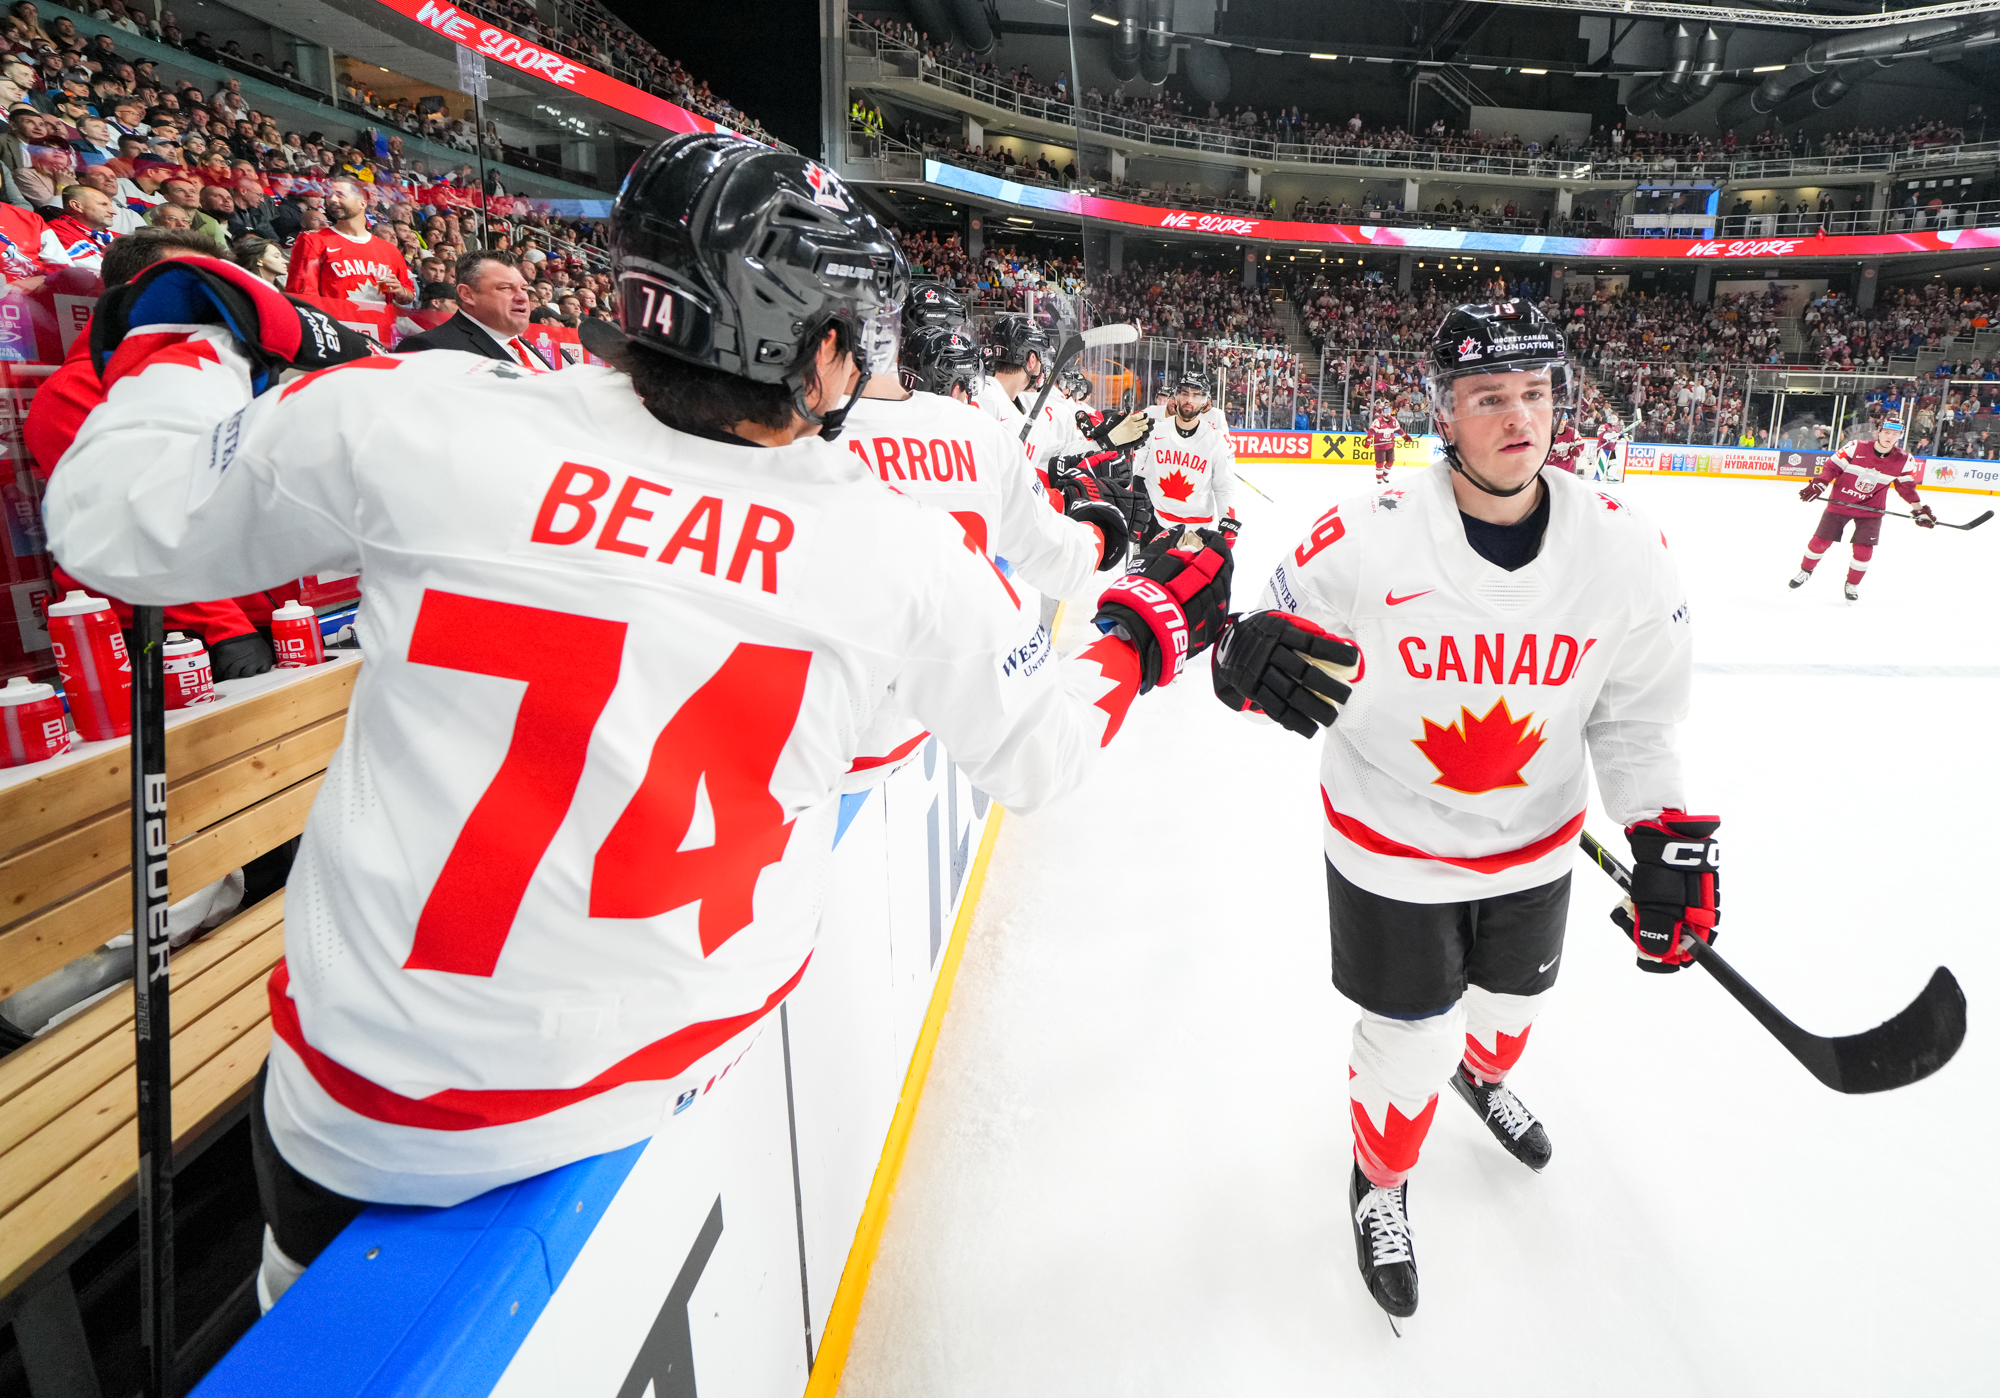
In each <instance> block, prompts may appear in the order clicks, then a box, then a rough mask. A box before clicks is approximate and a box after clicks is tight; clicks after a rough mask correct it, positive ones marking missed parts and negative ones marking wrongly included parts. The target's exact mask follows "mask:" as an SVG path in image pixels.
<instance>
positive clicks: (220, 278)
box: [90, 257, 376, 393]
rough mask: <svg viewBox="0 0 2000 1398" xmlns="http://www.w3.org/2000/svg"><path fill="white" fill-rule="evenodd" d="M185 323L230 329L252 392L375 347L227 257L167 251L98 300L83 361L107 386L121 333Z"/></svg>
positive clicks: (115, 369) (117, 369)
mask: <svg viewBox="0 0 2000 1398" xmlns="http://www.w3.org/2000/svg"><path fill="white" fill-rule="evenodd" d="M187 325H220V326H222V327H224V328H225V329H227V330H228V331H229V332H230V334H231V335H232V336H233V337H234V338H235V340H236V347H237V348H238V349H239V350H241V351H242V352H243V356H244V357H245V358H246V359H248V360H249V361H250V386H251V391H252V392H253V393H262V392H263V391H264V390H265V389H267V388H269V387H270V386H271V385H272V384H274V383H276V382H277V378H278V375H279V373H280V372H281V371H283V370H285V369H303V370H313V369H325V368H329V367H331V366H332V365H335V364H345V363H347V362H348V361H349V360H351V359H366V358H368V357H369V356H370V355H372V354H374V353H375V352H376V351H375V346H374V344H373V343H372V342H371V341H370V340H369V339H368V338H367V337H366V336H365V335H358V334H356V333H355V332H354V331H352V330H349V329H348V328H347V327H346V326H344V325H342V324H341V323H340V322H339V321H337V320H335V319H334V318H333V317H332V316H330V315H328V314H327V313H326V312H325V311H322V310H321V309H320V308H319V307H317V306H313V305H309V304H307V303H306V302H303V301H294V300H293V299H292V298H291V297H289V296H286V295H285V294H284V293H283V292H280V291H279V290H277V289H276V288H275V287H273V286H272V285H271V284H270V283H269V282H267V281H265V280H264V279H263V278H261V277H258V276H256V275H254V274H252V273H250V272H247V271H245V270H244V269H243V268H241V267H238V266H236V265H235V264H234V263H232V262H224V261H222V260H221V259H219V258H213V257H171V258H168V259H166V260H165V261H162V262H156V263H154V264H153V265H152V266H151V267H148V268H146V270H145V271H143V272H141V273H139V275H138V276H136V277H134V278H133V279H132V280H131V281H129V282H127V283H125V284H124V285H123V286H117V287H113V288H112V289H111V290H109V291H107V292H105V293H104V295H103V296H101V297H100V298H98V302H97V309H96V311H95V312H94V313H93V314H92V316H91V318H90V357H91V362H92V363H93V364H95V365H96V366H97V372H98V376H99V377H100V378H102V379H103V380H104V383H105V386H106V387H109V386H110V384H111V382H112V381H113V380H114V379H116V378H118V377H120V376H121V373H122V372H129V370H125V369H123V368H122V367H121V366H117V365H116V364H115V360H116V357H117V351H118V349H119V347H120V346H121V345H122V344H124V343H125V339H126V337H127V336H128V335H130V334H131V333H133V332H134V331H139V330H145V329H146V328H148V327H150V326H161V327H165V326H187ZM142 362H144V361H143V360H141V361H139V362H136V363H134V364H132V365H131V366H130V368H131V369H137V368H138V367H139V363H142Z"/></svg>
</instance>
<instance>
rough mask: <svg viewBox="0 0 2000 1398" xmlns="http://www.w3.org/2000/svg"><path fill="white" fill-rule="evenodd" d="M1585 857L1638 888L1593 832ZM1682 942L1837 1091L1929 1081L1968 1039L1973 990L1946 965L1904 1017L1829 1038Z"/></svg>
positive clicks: (1691, 942)
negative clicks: (1967, 1014)
mask: <svg viewBox="0 0 2000 1398" xmlns="http://www.w3.org/2000/svg"><path fill="white" fill-rule="evenodd" d="M1582 844H1583V852H1584V853H1585V854H1587V855H1589V856H1590V857H1591V859H1593V860H1594V861H1596V863H1597V867H1598V868H1600V869H1602V870H1603V871H1604V872H1605V873H1607V874H1609V875H1610V876H1611V878H1612V880H1613V881H1614V882H1616V883H1617V885H1618V886H1619V887H1620V888H1622V889H1624V890H1625V891H1626V892H1627V893H1630V892H1631V891H1632V871H1631V870H1630V869H1628V868H1626V867H1625V865H1624V864H1622V863H1620V862H1619V860H1618V857H1617V856H1616V855H1614V854H1613V853H1611V851H1610V850H1608V849H1606V848H1605V847H1604V846H1603V845H1600V844H1599V843H1598V842H1597V841H1596V839H1594V838H1593V837H1592V836H1591V834H1590V832H1589V831H1585V832H1584V834H1583V840H1582ZM1681 945H1682V946H1683V947H1685V948H1687V949H1688V951H1690V952H1691V953H1692V954H1693V956H1694V959H1695V960H1696V961H1697V962H1698V963H1700V965H1701V969H1702V970H1704V971H1706V972H1708V973H1709V974H1710V975H1711V976H1714V977H1715V978H1716V979H1717V980H1718V981H1720V982H1722V988H1723V989H1724V990H1726V991H1728V992H1729V993H1730V994H1731V995H1733V996H1735V997H1736V1000H1737V1003H1738V1004H1740V1005H1742V1006H1743V1008H1744V1009H1746V1010H1748V1011H1750V1014H1751V1016H1752V1017H1753V1018H1755V1019H1756V1021H1757V1022H1758V1023H1759V1024H1761V1025H1763V1026H1764V1028H1765V1029H1767V1030H1769V1031H1770V1034H1771V1037H1772V1038H1774V1039H1776V1040H1777V1041H1778V1042H1779V1043H1780V1044H1782V1045H1784V1047H1785V1051H1786V1052H1787V1053H1789V1054H1791V1056H1792V1057H1794V1058H1796V1059H1798V1060H1799V1062H1800V1063H1803V1064H1804V1065H1805V1068H1806V1071H1807V1072H1809V1073H1811V1074H1812V1075H1813V1076H1814V1077H1816V1078H1818V1079H1819V1080H1820V1081H1821V1082H1823V1083H1825V1084H1826V1085H1827V1086H1828V1087H1830V1088H1832V1089H1833V1090H1834V1091H1835V1092H1846V1093H1860V1092H1887V1091H1888V1090H1889V1089H1890V1088H1894V1087H1908V1086H1909V1085H1910V1084H1911V1083H1913V1082H1921V1081H1923V1080H1924V1079H1925V1078H1927V1077H1929V1076H1930V1075H1931V1074H1932V1073H1935V1072H1936V1071H1937V1070H1938V1069H1940V1068H1942V1067H1943V1066H1944V1065H1945V1064H1947V1063H1949V1062H1950V1061H1951V1056H1952V1055H1953V1054H1955V1053H1957V1052H1958V1046H1959V1045H1960V1044H1962V1043H1964V1042H1965V992H1964V991H1963V990H1961V989H1959V986H1958V980H1957V978H1956V977H1954V976H1953V975H1952V973H1951V972H1950V971H1947V970H1946V969H1945V968H1944V967H1942V966H1940V967H1938V968H1937V970H1936V971H1934V972H1932V973H1931V979H1930V983H1929V984H1928V985H1926V986H1925V987H1924V989H1923V993H1922V994H1920V995H1918V996H1917V998H1916V999H1915V1000H1912V1001H1911V1002H1910V1003H1909V1005H1908V1006H1907V1007H1906V1008H1905V1009H1904V1010H1903V1011H1902V1013H1900V1014H1897V1015H1893V1016H1891V1017H1890V1018H1889V1019H1886V1020H1884V1021H1883V1022H1882V1023H1880V1024H1878V1025H1876V1026H1875V1027H1874V1028H1873V1029H1869V1030H1864V1031H1863V1032H1862V1033H1859V1034H1847V1035H1843V1036H1841V1037H1839V1038H1822V1037H1821V1036H1820V1035H1818V1034H1809V1033H1807V1032H1806V1031H1805V1030H1803V1029H1801V1028H1799V1026H1798V1025H1796V1024H1794V1023H1792V1022H1791V1021H1790V1020H1789V1019H1787V1018H1785V1016H1784V1015H1783V1014H1782V1013H1781V1012H1780V1011H1779V1010H1778V1008H1777V1006H1775V1005H1773V1004H1772V1003H1771V1002H1770V1001H1769V1000H1766V999H1765V998H1764V997H1763V996H1762V995H1761V994H1759V993H1758V991H1757V988H1756V987H1755V986H1753V985H1751V984H1750V982H1749V981H1747V980H1745V979H1744V978H1743V976H1742V973H1741V972H1739V971H1738V970H1737V969H1736V968H1735V967H1734V966H1731V965H1730V964H1729V963H1728V962H1727V961H1724V960H1723V959H1722V956H1721V954H1720V953H1719V952H1717V951H1715V950H1714V949H1713V948H1712V947H1710V946H1709V945H1708V944H1707V943H1706V942H1702V941H1698V940H1696V939H1695V938H1692V937H1684V938H1682V940H1681Z"/></svg>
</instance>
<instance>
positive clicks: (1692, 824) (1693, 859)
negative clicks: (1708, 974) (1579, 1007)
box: [1611, 811, 1722, 971]
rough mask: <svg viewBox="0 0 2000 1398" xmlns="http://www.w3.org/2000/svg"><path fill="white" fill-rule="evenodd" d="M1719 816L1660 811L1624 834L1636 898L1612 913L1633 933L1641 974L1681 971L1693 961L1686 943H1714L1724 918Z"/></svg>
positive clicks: (1613, 919)
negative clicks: (1629, 850) (1687, 939)
mask: <svg viewBox="0 0 2000 1398" xmlns="http://www.w3.org/2000/svg"><path fill="white" fill-rule="evenodd" d="M1721 824H1722V817H1720V816H1691V815H1689V814H1687V813H1686V812H1685V811H1661V812H1660V813H1659V815H1657V816H1655V817H1653V819H1651V820H1642V821H1640V822H1638V823H1637V824H1636V825H1629V826H1627V827H1626V828H1625V838H1626V839H1627V840H1628V841H1629V842H1630V843H1631V845H1632V893H1631V896H1630V897H1629V898H1627V899H1626V900H1625V901H1624V902H1622V903H1620V904H1619V905H1618V906H1617V907H1616V908H1614V909H1612V911H1611V920H1612V921H1613V922H1615V923H1617V924H1618V925H1619V926H1620V927H1622V928H1624V929H1625V931H1627V932H1629V933H1631V935H1632V942H1633V945H1634V946H1636V947H1637V948H1638V949H1639V969H1640V970H1642V971H1678V970H1680V968H1681V967H1683V966H1685V965H1687V964H1688V962H1690V961H1692V960H1694V956H1693V954H1692V953H1691V952H1689V951H1687V950H1686V949H1685V948H1684V947H1683V946H1682V944H1681V943H1682V939H1683V938H1684V937H1691V938H1694V939H1695V940H1697V941H1700V942H1707V943H1711V944H1712V943H1713V942H1714V941H1715V936H1716V932H1715V928H1716V924H1717V923H1718V922H1719V921H1721V918H1722V869H1721V851H1720V848H1719V846H1718V844H1717V841H1716V839H1715V831H1716V827H1717V826H1719V825H1721Z"/></svg>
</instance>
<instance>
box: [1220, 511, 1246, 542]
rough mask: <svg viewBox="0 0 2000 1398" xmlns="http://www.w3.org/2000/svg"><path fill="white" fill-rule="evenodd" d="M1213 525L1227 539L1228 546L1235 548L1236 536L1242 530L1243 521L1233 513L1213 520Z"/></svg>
mask: <svg viewBox="0 0 2000 1398" xmlns="http://www.w3.org/2000/svg"><path fill="white" fill-rule="evenodd" d="M1215 527H1216V528H1217V529H1220V530H1221V531H1222V537H1223V538H1224V539H1226V540H1228V542H1229V547H1231V548H1235V547H1236V536H1237V535H1238V534H1241V533H1242V532H1243V522H1242V521H1241V520H1239V519H1237V518H1236V516H1235V515H1224V516H1223V517H1222V518H1221V519H1219V520H1217V521H1216V522H1215Z"/></svg>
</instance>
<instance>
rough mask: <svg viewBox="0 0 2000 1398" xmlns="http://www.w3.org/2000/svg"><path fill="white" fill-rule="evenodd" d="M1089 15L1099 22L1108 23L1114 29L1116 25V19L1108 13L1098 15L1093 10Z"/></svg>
mask: <svg viewBox="0 0 2000 1398" xmlns="http://www.w3.org/2000/svg"><path fill="white" fill-rule="evenodd" d="M1090 17H1091V18H1092V19H1094V20H1096V21H1097V22H1098V23H1099V24H1108V25H1110V26H1111V27H1112V28H1113V29H1116V28H1117V27H1118V21H1117V20H1115V19H1113V18H1112V17H1111V16H1110V15H1100V14H1097V13H1095V12H1093V13H1092V14H1091V16H1090Z"/></svg>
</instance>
